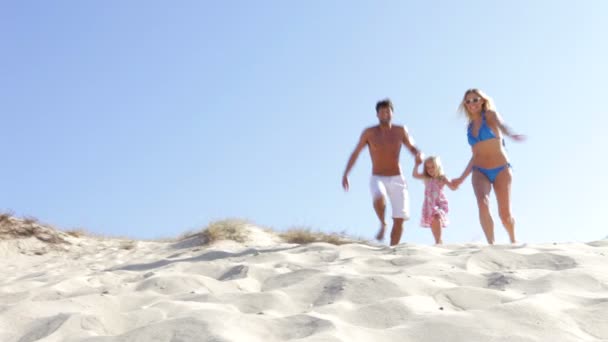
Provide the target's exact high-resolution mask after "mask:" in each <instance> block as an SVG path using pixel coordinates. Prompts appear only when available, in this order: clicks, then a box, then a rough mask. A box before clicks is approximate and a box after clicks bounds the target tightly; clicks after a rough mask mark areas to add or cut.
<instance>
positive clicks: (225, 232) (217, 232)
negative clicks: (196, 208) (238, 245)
mask: <svg viewBox="0 0 608 342" xmlns="http://www.w3.org/2000/svg"><path fill="white" fill-rule="evenodd" d="M248 225H251V223H249V222H248V221H247V220H242V219H226V220H220V221H214V222H211V223H209V225H207V227H206V228H205V229H204V230H203V231H202V232H201V238H202V239H203V242H204V243H205V244H210V243H213V242H215V241H219V240H231V241H236V242H245V240H247V237H248V236H247V235H248V234H247V229H246V227H247V226H248Z"/></svg>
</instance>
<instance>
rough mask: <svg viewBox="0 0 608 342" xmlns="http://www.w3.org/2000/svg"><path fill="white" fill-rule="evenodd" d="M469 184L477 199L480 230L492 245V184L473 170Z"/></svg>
mask: <svg viewBox="0 0 608 342" xmlns="http://www.w3.org/2000/svg"><path fill="white" fill-rule="evenodd" d="M471 183H473V190H474V191H475V197H477V207H478V208H479V222H480V223H481V228H482V229H483V233H484V234H485V235H486V240H487V241H488V244H490V245H492V244H494V221H493V220H492V214H490V191H491V190H492V183H490V180H489V179H488V177H486V176H485V175H484V174H482V173H481V172H479V171H477V170H473V175H472V177H471Z"/></svg>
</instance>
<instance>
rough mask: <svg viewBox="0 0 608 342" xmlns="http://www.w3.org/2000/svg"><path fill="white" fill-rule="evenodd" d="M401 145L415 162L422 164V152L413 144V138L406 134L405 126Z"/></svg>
mask: <svg viewBox="0 0 608 342" xmlns="http://www.w3.org/2000/svg"><path fill="white" fill-rule="evenodd" d="M403 144H404V145H405V147H407V149H408V150H409V151H410V153H411V154H412V156H414V157H415V158H416V162H422V152H421V151H420V150H419V149H418V148H417V147H416V145H415V144H414V138H412V137H411V136H410V135H409V134H408V132H407V128H405V126H403Z"/></svg>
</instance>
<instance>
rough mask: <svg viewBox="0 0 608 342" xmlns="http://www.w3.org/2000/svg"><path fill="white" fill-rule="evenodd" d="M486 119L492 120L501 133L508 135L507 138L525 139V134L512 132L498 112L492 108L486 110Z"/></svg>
mask: <svg viewBox="0 0 608 342" xmlns="http://www.w3.org/2000/svg"><path fill="white" fill-rule="evenodd" d="M486 115H487V117H488V121H490V122H491V123H492V122H494V123H495V124H496V127H498V129H499V130H500V131H501V132H502V134H504V135H506V136H508V137H509V138H511V139H513V140H515V141H524V140H525V139H526V136H525V135H522V134H516V133H514V132H513V131H512V130H511V128H509V126H507V125H506V123H505V122H504V120H503V119H502V117H501V116H500V114H498V113H496V112H495V111H493V110H489V111H488V112H487V114H486Z"/></svg>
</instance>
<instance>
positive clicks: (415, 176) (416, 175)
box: [412, 160, 426, 179]
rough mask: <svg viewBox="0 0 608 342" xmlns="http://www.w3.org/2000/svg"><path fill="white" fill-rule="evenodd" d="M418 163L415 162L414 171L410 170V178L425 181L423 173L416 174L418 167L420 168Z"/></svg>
mask: <svg viewBox="0 0 608 342" xmlns="http://www.w3.org/2000/svg"><path fill="white" fill-rule="evenodd" d="M420 164H422V163H420V162H419V161H418V160H416V163H415V164H414V169H413V170H412V177H414V178H416V179H425V178H426V177H425V175H424V173H420V172H418V167H419V166H420Z"/></svg>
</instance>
